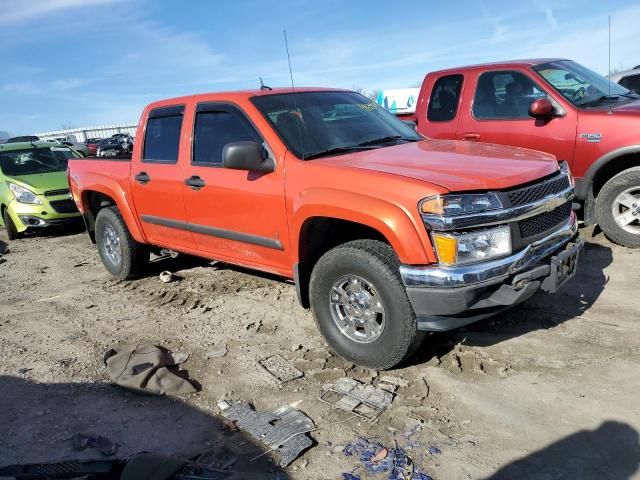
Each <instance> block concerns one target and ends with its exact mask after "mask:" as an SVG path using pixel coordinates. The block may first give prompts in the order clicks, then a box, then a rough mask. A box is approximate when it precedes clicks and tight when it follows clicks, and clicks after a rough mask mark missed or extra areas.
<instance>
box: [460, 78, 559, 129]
mask: <svg viewBox="0 0 640 480" xmlns="http://www.w3.org/2000/svg"><path fill="white" fill-rule="evenodd" d="M545 97H547V94H546V93H545V92H544V91H543V90H542V89H541V88H540V87H539V86H538V85H536V83H535V82H534V81H533V80H531V79H530V78H529V77H528V76H527V75H525V74H523V73H521V72H516V71H511V70H497V71H491V72H484V73H482V74H481V75H480V76H479V77H478V84H477V86H476V92H475V96H474V99H473V108H472V112H473V117H474V118H475V119H477V120H514V119H522V118H526V119H531V117H530V116H529V107H531V102H533V101H534V100H536V99H538V98H545Z"/></svg>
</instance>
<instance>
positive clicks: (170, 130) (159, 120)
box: [142, 112, 182, 163]
mask: <svg viewBox="0 0 640 480" xmlns="http://www.w3.org/2000/svg"><path fill="white" fill-rule="evenodd" d="M169 113H173V112H169ZM181 128H182V113H181V112H180V113H177V114H171V115H163V116H153V112H151V113H150V114H149V120H148V121H147V128H146V129H145V133H144V150H143V153H142V161H143V162H144V163H177V161H178V148H179V146H180V129H181Z"/></svg>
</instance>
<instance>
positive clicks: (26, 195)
mask: <svg viewBox="0 0 640 480" xmlns="http://www.w3.org/2000/svg"><path fill="white" fill-rule="evenodd" d="M7 183H8V184H9V190H11V193H13V196H14V197H16V200H17V201H18V202H20V203H32V204H36V205H41V204H42V200H40V199H39V198H38V196H37V195H36V194H35V193H33V192H32V191H31V190H29V189H28V188H25V187H23V186H21V185H16V184H15V183H11V182H7Z"/></svg>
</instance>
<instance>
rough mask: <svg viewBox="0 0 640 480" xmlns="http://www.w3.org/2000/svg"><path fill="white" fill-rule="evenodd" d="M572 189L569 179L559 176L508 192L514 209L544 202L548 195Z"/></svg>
mask: <svg viewBox="0 0 640 480" xmlns="http://www.w3.org/2000/svg"><path fill="white" fill-rule="evenodd" d="M569 187H570V184H569V178H568V177H567V176H566V175H559V176H556V177H553V178H550V179H549V180H545V181H543V182H540V183H536V184H534V185H530V186H528V187H524V188H518V189H516V190H512V191H510V192H506V194H507V197H508V198H509V201H510V202H511V205H512V206H514V207H517V206H520V205H526V204H528V203H532V202H536V201H538V200H542V199H543V198H544V197H546V196H548V195H554V194H557V193H560V192H562V191H564V190H566V189H567V188H569Z"/></svg>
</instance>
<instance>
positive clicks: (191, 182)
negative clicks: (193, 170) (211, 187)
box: [184, 175, 206, 190]
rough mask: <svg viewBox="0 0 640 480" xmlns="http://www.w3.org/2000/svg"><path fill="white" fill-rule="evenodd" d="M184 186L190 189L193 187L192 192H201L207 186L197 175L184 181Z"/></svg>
mask: <svg viewBox="0 0 640 480" xmlns="http://www.w3.org/2000/svg"><path fill="white" fill-rule="evenodd" d="M184 184H185V185H187V186H189V187H191V190H200V189H201V188H202V187H204V186H205V185H206V184H205V183H204V180H202V179H201V178H200V177H198V176H197V175H194V176H192V177H189V178H187V179H186V180H185V181H184Z"/></svg>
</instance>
